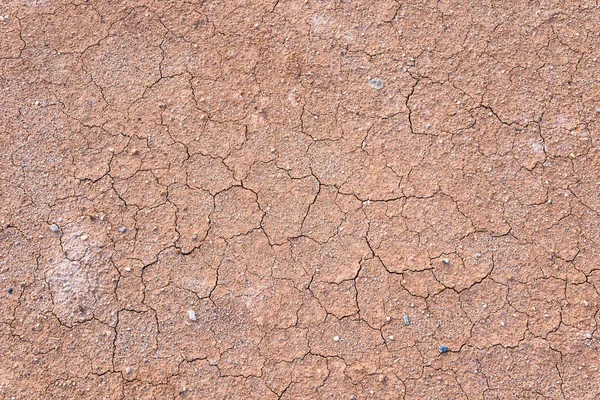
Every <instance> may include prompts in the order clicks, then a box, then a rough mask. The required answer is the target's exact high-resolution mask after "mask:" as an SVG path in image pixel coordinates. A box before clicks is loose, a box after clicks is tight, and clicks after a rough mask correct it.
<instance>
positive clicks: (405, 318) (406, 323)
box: [404, 315, 410, 326]
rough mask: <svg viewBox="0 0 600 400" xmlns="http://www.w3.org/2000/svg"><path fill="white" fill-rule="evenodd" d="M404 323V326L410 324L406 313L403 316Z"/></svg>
mask: <svg viewBox="0 0 600 400" xmlns="http://www.w3.org/2000/svg"><path fill="white" fill-rule="evenodd" d="M404 325H406V326H408V325H410V320H409V319H408V315H405V316H404Z"/></svg>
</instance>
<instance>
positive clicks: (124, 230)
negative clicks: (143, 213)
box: [119, 226, 127, 233]
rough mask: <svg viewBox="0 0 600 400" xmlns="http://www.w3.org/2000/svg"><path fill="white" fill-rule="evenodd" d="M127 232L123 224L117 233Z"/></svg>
mask: <svg viewBox="0 0 600 400" xmlns="http://www.w3.org/2000/svg"><path fill="white" fill-rule="evenodd" d="M125 232H127V228H125V227H124V226H122V227H120V228H119V233H125Z"/></svg>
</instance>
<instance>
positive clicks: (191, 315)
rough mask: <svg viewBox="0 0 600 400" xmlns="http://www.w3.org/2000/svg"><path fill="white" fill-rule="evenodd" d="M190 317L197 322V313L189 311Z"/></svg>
mask: <svg viewBox="0 0 600 400" xmlns="http://www.w3.org/2000/svg"><path fill="white" fill-rule="evenodd" d="M188 317H190V319H191V320H192V321H195V320H196V313H195V312H194V310H188Z"/></svg>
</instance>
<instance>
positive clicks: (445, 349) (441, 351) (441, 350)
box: [439, 346, 448, 354]
mask: <svg viewBox="0 0 600 400" xmlns="http://www.w3.org/2000/svg"><path fill="white" fill-rule="evenodd" d="M439 351H440V353H441V354H444V353H447V352H448V347H446V346H440V348H439Z"/></svg>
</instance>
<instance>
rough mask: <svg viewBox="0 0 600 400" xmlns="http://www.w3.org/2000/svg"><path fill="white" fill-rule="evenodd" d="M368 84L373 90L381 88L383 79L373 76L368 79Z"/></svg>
mask: <svg viewBox="0 0 600 400" xmlns="http://www.w3.org/2000/svg"><path fill="white" fill-rule="evenodd" d="M369 86H371V87H372V88H373V89H375V90H381V89H383V79H381V78H373V79H371V80H370V81H369Z"/></svg>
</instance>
